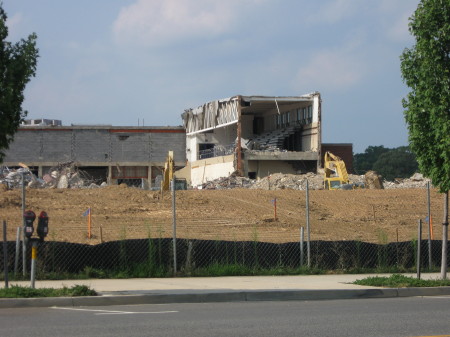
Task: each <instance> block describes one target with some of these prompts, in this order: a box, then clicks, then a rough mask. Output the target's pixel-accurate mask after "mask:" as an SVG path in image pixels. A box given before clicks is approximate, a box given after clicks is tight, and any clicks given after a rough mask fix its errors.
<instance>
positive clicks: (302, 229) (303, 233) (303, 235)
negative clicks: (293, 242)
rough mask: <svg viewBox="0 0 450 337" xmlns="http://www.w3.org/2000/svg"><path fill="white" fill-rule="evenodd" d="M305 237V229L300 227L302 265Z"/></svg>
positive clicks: (301, 262) (301, 264)
mask: <svg viewBox="0 0 450 337" xmlns="http://www.w3.org/2000/svg"><path fill="white" fill-rule="evenodd" d="M304 239H305V229H304V228H303V226H302V227H300V267H303V258H304V256H303V242H304Z"/></svg>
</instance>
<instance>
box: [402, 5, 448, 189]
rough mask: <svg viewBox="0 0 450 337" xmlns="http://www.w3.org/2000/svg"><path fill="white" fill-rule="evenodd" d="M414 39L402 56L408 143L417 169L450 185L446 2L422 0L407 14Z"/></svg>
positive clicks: (440, 184) (437, 182) (442, 184)
mask: <svg viewBox="0 0 450 337" xmlns="http://www.w3.org/2000/svg"><path fill="white" fill-rule="evenodd" d="M409 31H410V32H411V34H412V35H413V36H414V37H415V40H416V44H415V45H414V46H413V47H411V48H406V49H405V50H404V52H403V54H402V55H401V73H402V77H403V80H404V82H405V83H406V85H407V86H408V87H409V88H410V90H411V91H410V92H409V93H408V95H407V97H406V98H405V99H404V100H403V107H404V108H405V111H404V115H405V119H406V122H407V125H408V130H409V142H410V146H411V149H412V151H413V152H414V153H415V154H416V157H417V160H418V162H419V167H420V170H421V172H422V173H423V174H424V175H425V176H427V177H429V178H431V180H432V182H433V185H434V186H437V187H439V189H440V191H441V192H446V191H448V190H449V189H450V2H449V1H448V0H422V1H421V2H420V3H419V5H418V7H417V10H416V11H415V13H414V14H413V16H412V17H411V18H410V23H409Z"/></svg>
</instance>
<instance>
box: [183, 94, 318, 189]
mask: <svg viewBox="0 0 450 337" xmlns="http://www.w3.org/2000/svg"><path fill="white" fill-rule="evenodd" d="M182 118H183V123H184V127H185V129H186V158H187V160H188V164H189V166H190V172H191V174H190V176H191V177H190V178H191V185H192V186H194V187H195V186H199V185H201V184H203V183H205V182H206V181H209V180H213V179H216V178H220V177H224V176H228V175H230V174H233V173H235V172H236V173H237V174H238V175H243V176H245V177H249V178H252V179H254V178H261V177H265V176H267V175H270V174H271V173H275V172H278V173H304V172H311V171H313V172H314V171H316V170H317V168H318V167H319V166H320V165H321V159H320V158H321V150H320V149H321V98H320V94H319V93H318V92H314V93H311V94H307V95H303V96H290V97H278V96H241V95H238V96H233V97H230V98H227V99H221V100H216V101H212V102H209V103H206V104H203V105H202V106H199V107H198V108H195V109H188V110H186V111H185V112H184V113H183V114H182Z"/></svg>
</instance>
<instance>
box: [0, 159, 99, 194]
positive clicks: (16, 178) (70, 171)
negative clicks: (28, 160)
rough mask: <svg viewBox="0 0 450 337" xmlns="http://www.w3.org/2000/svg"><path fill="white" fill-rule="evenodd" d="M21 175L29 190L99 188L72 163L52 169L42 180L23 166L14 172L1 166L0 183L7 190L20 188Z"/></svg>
mask: <svg viewBox="0 0 450 337" xmlns="http://www.w3.org/2000/svg"><path fill="white" fill-rule="evenodd" d="M22 174H23V177H24V181H25V184H26V186H28V187H30V188H82V187H89V188H94V187H99V186H98V185H96V184H95V183H94V180H93V179H92V177H90V176H89V175H88V174H87V173H86V172H84V171H82V170H79V169H78V168H77V166H76V165H75V164H74V163H73V162H67V163H62V164H59V165H58V166H56V167H52V168H51V169H50V170H49V171H48V173H47V174H45V175H44V176H43V177H42V179H40V178H38V177H36V175H35V174H34V173H33V172H32V171H31V170H30V169H29V168H28V167H26V166H25V165H24V166H23V167H21V168H19V169H15V170H14V169H10V168H8V167H5V166H3V167H2V168H0V183H2V184H5V185H6V186H7V187H8V188H19V187H21V186H22Z"/></svg>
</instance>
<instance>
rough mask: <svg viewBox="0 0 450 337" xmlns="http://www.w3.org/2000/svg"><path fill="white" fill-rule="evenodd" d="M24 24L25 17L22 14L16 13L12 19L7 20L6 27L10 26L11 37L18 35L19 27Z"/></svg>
mask: <svg viewBox="0 0 450 337" xmlns="http://www.w3.org/2000/svg"><path fill="white" fill-rule="evenodd" d="M22 22H23V15H22V13H16V14H14V15H13V16H11V17H8V20H6V25H7V26H8V31H9V34H10V35H11V36H14V35H15V33H16V30H18V27H19V26H20V24H21V23H22Z"/></svg>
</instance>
